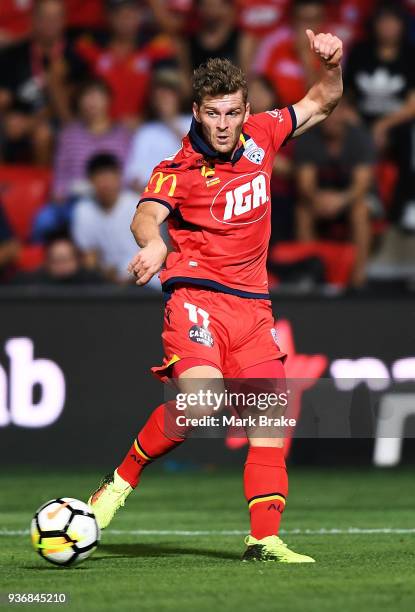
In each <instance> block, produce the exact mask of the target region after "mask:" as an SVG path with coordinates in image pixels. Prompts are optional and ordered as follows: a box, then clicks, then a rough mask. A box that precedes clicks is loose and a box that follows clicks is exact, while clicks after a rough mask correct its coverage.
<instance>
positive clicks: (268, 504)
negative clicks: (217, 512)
mask: <svg viewBox="0 0 415 612" xmlns="http://www.w3.org/2000/svg"><path fill="white" fill-rule="evenodd" d="M244 491H245V497H246V500H247V502H248V507H249V514H250V519H251V535H252V536H253V537H254V538H256V539H257V540H261V539H262V538H265V537H266V536H270V535H278V530H279V526H280V522H281V515H282V513H283V511H284V508H285V502H286V499H287V494H288V476H287V470H286V467H285V459H284V450H283V449H282V448H271V447H265V446H257V447H255V446H251V447H250V449H249V451H248V456H247V459H246V462H245V471H244Z"/></svg>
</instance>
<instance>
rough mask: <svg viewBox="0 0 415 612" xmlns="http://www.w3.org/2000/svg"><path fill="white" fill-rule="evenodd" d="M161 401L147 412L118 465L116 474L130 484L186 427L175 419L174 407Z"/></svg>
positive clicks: (183, 435)
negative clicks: (143, 423)
mask: <svg viewBox="0 0 415 612" xmlns="http://www.w3.org/2000/svg"><path fill="white" fill-rule="evenodd" d="M168 408H169V407H168V405H167V404H161V405H160V406H158V408H156V409H155V410H154V411H153V412H152V414H151V415H150V417H149V419H148V421H147V423H146V424H145V425H144V427H143V428H142V430H141V431H140V432H139V434H138V436H137V438H136V439H135V440H134V443H133V445H132V446H131V448H130V450H129V451H128V453H127V455H126V456H125V458H124V460H123V462H122V463H121V465H120V466H119V467H118V468H117V472H118V475H119V476H121V478H123V479H124V480H125V481H127V482H128V483H129V484H130V485H131V486H132V487H133V488H135V487H136V486H137V484H138V483H139V481H140V477H141V472H142V471H143V469H144V468H145V467H146V466H147V465H148V464H149V463H151V462H152V461H154V459H157V458H158V457H161V456H162V455H165V454H166V453H168V452H169V451H171V450H172V449H173V448H176V446H179V444H181V443H182V442H183V441H184V440H185V439H186V433H187V431H188V429H186V428H184V427H183V428H179V427H178V426H177V425H176V423H175V414H177V413H175V411H174V409H172V410H171V411H169V409H168Z"/></svg>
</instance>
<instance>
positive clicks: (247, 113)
mask: <svg viewBox="0 0 415 612" xmlns="http://www.w3.org/2000/svg"><path fill="white" fill-rule="evenodd" d="M250 114H251V105H250V104H249V102H247V103H246V106H245V117H244V123H245V121H248V119H249V115H250Z"/></svg>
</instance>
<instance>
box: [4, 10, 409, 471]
mask: <svg viewBox="0 0 415 612" xmlns="http://www.w3.org/2000/svg"><path fill="white" fill-rule="evenodd" d="M414 15H415V7H414V3H413V2H411V1H410V0H407V1H404V0H403V1H402V2H392V3H390V2H389V3H388V2H378V3H377V2H374V1H370V2H365V3H359V2H355V1H354V0H342V1H339V2H330V1H327V2H318V1H308V0H306V1H303V2H301V1H299V2H289V1H288V0H240V1H237V2H226V1H225V2H222V1H220V0H201V1H200V2H197V3H192V2H191V0H184V1H182V2H177V1H175V0H165V1H164V0H162V1H158V0H148V1H147V2H144V1H137V2H135V1H134V0H132V1H129V0H109V1H108V2H106V3H105V2H103V1H102V2H101V1H100V0H90V1H88V2H77V1H76V0H67V1H66V2H65V1H63V0H43V1H39V2H37V3H34V2H32V1H31V0H25V1H17V0H16V1H15V0H6V1H3V2H2V3H1V9H0V111H1V115H0V162H1V165H0V283H1V286H0V322H1V323H0V409H1V413H2V418H1V419H0V439H1V441H2V444H1V450H0V454H1V458H2V462H3V463H4V464H5V465H7V464H11V465H13V464H15V463H18V464H25V463H26V462H28V461H30V462H31V463H32V462H34V463H48V452H49V449H51V448H53V447H54V446H56V448H59V447H61V448H65V444H68V448H69V445H70V441H71V440H72V433H71V432H72V431H73V429H74V427H75V426H76V423H77V422H78V419H79V418H80V415H82V418H83V424H82V427H80V428H78V429H79V433H78V434H77V435H79V436H80V440H81V439H82V443H81V444H80V448H79V449H78V453H77V454H75V455H74V453H70V454H69V453H66V452H61V453H58V454H57V459H56V461H57V463H60V462H62V463H63V464H70V463H71V462H72V461H73V462H74V463H78V464H82V463H85V464H86V465H97V466H99V467H101V466H102V467H104V466H105V465H109V464H112V463H113V462H114V461H117V460H118V458H119V457H120V448H124V445H125V444H126V443H127V441H128V440H129V439H130V437H131V435H132V432H133V431H135V430H136V429H137V428H138V426H139V425H140V424H141V423H142V422H143V421H144V420H145V418H146V415H147V414H148V413H149V411H150V410H151V409H152V407H153V406H154V405H155V404H156V403H157V402H158V401H160V399H161V398H162V390H161V389H160V388H159V386H158V385H157V383H156V382H155V381H154V380H153V379H152V377H151V376H150V375H149V374H148V371H149V367H150V366H152V365H154V364H156V363H159V362H160V359H161V344H160V340H159V330H160V323H161V315H162V301H161V295H160V290H159V286H158V281H155V282H154V283H153V284H152V286H151V287H150V288H149V289H140V288H135V287H134V286H133V285H132V284H131V279H129V278H128V276H127V275H126V272H125V262H126V261H127V260H128V249H130V254H131V253H133V252H134V250H135V246H134V244H132V242H131V238H130V236H129V229H128V225H127V222H126V219H128V218H129V210H131V214H132V212H133V210H134V205H135V201H136V200H137V198H138V193H139V192H140V190H142V189H143V187H144V185H145V183H146V181H147V180H148V178H149V176H150V174H151V167H152V164H153V161H151V160H154V163H156V161H157V160H158V159H161V158H163V157H165V156H166V155H167V154H169V153H172V152H173V151H174V147H176V146H177V145H178V143H179V142H180V137H181V135H182V134H184V132H185V131H186V129H187V125H188V122H189V108H190V98H189V96H190V92H189V88H188V83H189V78H188V77H189V75H190V74H191V70H192V68H193V67H194V66H195V65H197V63H198V62H199V61H201V60H203V59H206V58H207V57H209V56H223V57H229V58H230V59H232V60H234V61H236V62H239V63H240V64H241V65H242V66H243V67H244V68H245V69H246V71H247V73H248V75H249V78H250V84H251V103H252V104H253V106H254V109H255V110H261V109H263V108H268V107H269V105H276V106H278V105H279V106H282V105H283V104H286V103H290V102H295V101H296V99H297V98H298V96H299V95H300V94H301V92H302V91H303V90H305V89H306V87H307V83H308V82H309V81H312V80H313V79H315V78H317V75H318V69H317V67H316V66H314V65H311V64H310V63H309V62H308V60H307V57H308V56H307V53H308V52H307V49H305V48H304V43H305V36H303V32H304V30H305V28H306V27H313V28H315V29H316V30H318V29H320V28H322V29H324V28H326V29H330V30H331V31H333V32H335V33H338V34H339V35H341V36H342V38H343V40H344V42H345V50H346V52H345V60H344V69H345V100H346V102H345V103H344V104H343V108H342V109H341V111H339V112H340V114H339V115H337V118H336V121H337V124H338V125H341V126H343V129H344V131H343V132H342V134H340V136H339V135H338V134H337V135H336V134H333V132H331V133H328V134H326V135H325V137H327V138H328V140H330V138H331V139H334V140H336V138H339V139H340V144H339V142H338V141H337V144H338V145H339V146H340V148H341V149H342V154H341V155H340V158H341V159H340V161H339V160H337V161H333V158H330V156H328V157H325V158H322V159H320V160H318V161H316V160H314V158H313V155H311V158H310V154H309V153H307V146H306V147H303V149H301V147H300V145H299V144H298V143H300V144H301V140H302V139H300V140H299V141H298V143H295V145H290V146H289V147H286V148H285V150H284V152H283V153H282V155H280V156H279V157H278V160H277V165H276V169H275V176H274V177H273V180H272V190H273V213H272V214H273V234H272V239H271V248H270V258H269V278H270V285H271V291H272V297H273V304H274V311H275V314H276V316H277V317H279V318H282V319H284V320H285V321H287V322H288V324H289V325H290V326H291V333H292V334H293V337H294V339H295V343H296V350H297V352H299V353H301V354H305V355H315V354H320V355H323V356H324V357H325V359H326V361H327V363H326V367H325V370H322V371H321V372H320V373H319V374H318V376H328V377H330V376H331V375H332V372H331V365H332V363H333V361H334V360H352V361H351V362H353V363H354V366H353V367H354V369H353V367H352V369H350V367H349V369H348V370H345V371H344V374H343V375H344V376H347V375H348V376H350V377H354V376H355V377H356V378H360V379H361V383H360V384H361V385H362V386H365V385H366V386H367V385H368V382H367V381H368V380H369V379H370V378H371V377H375V378H376V377H386V378H391V380H395V381H396V380H397V379H399V378H404V379H406V380H408V379H409V380H410V379H413V378H415V353H414V349H413V346H414V342H413V341H414V331H413V330H414V325H413V323H414V320H413V317H414V309H413V296H414V293H413V288H414V278H415V225H414V222H413V218H414V210H415V209H414V204H413V197H414V191H413V188H414V181H413V178H414V175H413V171H414V169H413V164H412V162H411V160H412V159H413V138H412V135H413V133H414V126H415V124H414V121H415V104H414V96H415V82H414V77H415V74H414V73H413V66H411V65H408V58H410V57H411V53H413V47H412V44H413V41H414V27H413V26H414ZM359 54H360V57H364V56H367V57H370V60H368V59H367V57H366V58H365V60H364V62H363V64H364V67H363V68H359V66H356V63H358V62H356V57H359ZM385 58H386V59H385ZM362 61H363V60H362ZM409 64H410V63H409ZM359 69H360V70H361V72H362V71H363V72H362V73H359ZM365 71H366V72H365ZM365 75H366V77H367V78H368V79H369V81H368V82H369V86H367V84H366V89H365V88H364V87H361V88H360V89H359V83H360V84H361V83H362V81H363V80H364V76H365ZM349 129H351V130H353V129H354V130H355V131H354V132H353V131H352V132H350V134H349V133H348V132H347V130H349ZM356 130H357V131H358V133H359V134H360V136H359V138H360V140H359V143H360V146H361V147H363V148H364V149H365V151H366V156H364V157H363V158H361V159H360V158H359V161H356V159H355V158H356V156H357V157H358V154H359V152H358V151H357V150H353V149H351V148H350V146H346V145H345V144H344V143H345V140H347V138H349V140H350V137H351V136H353V135H354V136H355V137H356V134H357V132H356ZM346 132H347V134H348V136H345V134H346ZM403 134H405V135H406V136H403ZM362 135H363V136H362ZM320 136H321V135H320ZM318 142H320V144H321V143H322V142H323V144H324V143H326V141H325V140H324V138H323V141H318ZM318 142H317V144H316V141H311V143H309V144H308V148H309V147H310V145H311V147H312V148H311V151H314V152H315V151H316V147H317V146H318ZM313 146H314V148H313ZM324 146H325V144H324ZM328 146H329V145H328ZM168 147H171V148H172V149H173V150H172V149H171V148H170V149H169V148H168ZM147 152H148V155H147ZM97 156H98V166H99V163H100V162H101V165H102V163H104V166H105V163H107V165H108V157H110V161H109V163H110V165H111V163H112V164H113V165H114V164H115V173H114V172H113V177H112V179H111V180H112V183H111V188H113V189H114V190H115V199H116V201H115V203H112V204H113V206H114V209H118V208H120V209H121V208H122V206H123V205H124V209H125V210H127V216H125V215H124V217H122V219H123V221H122V222H121V221H120V222H117V221H116V219H114V221H113V225H110V226H108V227H106V226H104V225H101V226H100V227H103V228H104V230H103V231H105V232H106V234H105V238H104V239H103V240H101V242H99V240H98V242H96V241H95V242H94V240H95V239H94V237H93V236H92V234H93V229H92V228H91V225H93V224H94V223H102V216H103V215H101V217H100V216H99V215H98V217H96V218H94V221H93V222H91V225H90V226H88V223H85V221H84V223H82V218H81V215H78V216H77V214H78V213H77V211H78V210H79V209H81V208H82V207H84V208H85V209H87V208H88V207H89V209H92V208H94V207H95V209H97V208H98V209H99V208H100V207H101V208H102V207H103V205H104V204H103V202H101V201H100V198H101V195H102V194H101V192H100V187H99V185H98V186H97V185H96V184H95V182H94V177H92V178H91V181H92V184H91V182H89V181H88V176H89V175H88V176H87V171H86V168H87V166H88V163H89V162H90V160H91V158H92V157H95V160H96V157H97ZM100 156H101V157H100ZM102 156H103V157H104V162H102ZM148 157H150V158H151V160H150V161H149V160H148V159H147V158H148ZM334 157H335V156H334ZM74 159H76V160H77V161H79V163H78V164H74V163H73V162H74ZM117 164H118V166H119V168H118V169H117ZM149 164H150V165H149ZM313 164H314V166H315V167H314V170H315V172H316V176H317V177H318V178H317V181H320V183H321V187H322V189H328V190H331V191H332V190H335V191H336V193H337V194H338V195H340V196H341V197H342V195H344V194H345V193H346V192H347V191H348V190H350V189H352V188H353V181H354V178H353V177H354V174H353V173H354V171H355V170H356V168H357V167H359V168H360V167H362V166H363V167H364V168H365V170H366V171H367V172H368V173H369V175H370V177H371V178H370V180H369V182H368V184H367V187H366V190H365V192H364V193H363V194H361V199H362V200H363V201H364V207H365V209H366V210H370V211H371V212H370V214H368V215H367V216H366V217H365V216H363V217H359V218H358V221H357V224H356V223H355V222H354V221H353V214H349V213H348V209H347V208H344V207H343V208H342V209H341V210H340V212H338V213H337V214H335V215H334V216H333V215H331V217H330V215H327V214H326V215H324V214H322V216H321V217H320V218H316V220H315V227H314V228H313V235H312V236H308V237H307V236H305V235H304V231H303V230H304V228H303V227H302V222H301V218H300V217H301V214H300V212H301V210H303V209H304V202H303V198H304V197H305V194H307V190H308V189H309V186H308V185H307V178H304V176H303V174H302V172H303V170H304V168H306V169H309V168H310V165H311V166H313ZM356 164H357V166H356ZM345 168H346V169H345ZM101 171H102V172H103V174H104V175H105V167H104V169H103V170H102V168H101ZM117 173H118V175H117ZM114 174H115V183H114ZM117 181H118V183H117ZM114 185H115V186H114ZM94 189H95V191H94ZM104 189H105V183H104ZM101 191H102V187H101ZM121 200H122V203H121ZM374 201H375V204H373V202H374ZM352 206H354V203H353V204H350V209H351V208H352ZM117 207H118V208H117ZM125 207H127V208H125ZM317 217H318V215H317ZM323 217H324V218H323ZM120 219H121V217H120ZM322 225H323V226H324V227H323V229H322V227H321V226H322ZM363 226H364V227H365V228H366V229H365V231H366V230H367V232H366V233H367V235H369V234H370V235H371V238H370V239H369V238H366V240H367V241H368V242H367V243H366V245H365V239H363V243H362V239H361V237H360V238H359V235H358V234H359V229H358V228H359V227H363ZM91 232H92V233H91ZM127 243H128V248H126V249H125V250H124V247H123V246H122V249H123V252H122V253H121V252H120V249H121V246H120V245H124V244H127ZM365 248H368V249H369V251H370V255H369V258H368V259H367V261H364V262H363V264H364V265H363V266H360V270H358V273H357V274H356V271H357V268H358V263H359V261H360V260H361V258H362V249H363V251H364V250H365ZM360 263H362V262H361V261H360ZM359 265H360V264H359ZM284 324H285V323H284ZM19 338H26V339H27V341H28V342H31V343H32V344H31V347H32V348H31V349H27V350H29V352H30V350H32V351H33V359H34V360H38V359H46V360H50V361H52V362H55V363H56V365H57V367H58V368H59V369H60V370H61V371H62V376H63V378H64V385H65V389H64V399H63V400H62V401H63V404H62V407H61V411H60V412H59V415H58V416H56V417H55V418H53V417H52V416H51V417H50V418H49V421H48V418H45V422H44V424H43V426H42V418H43V417H42V410H43V408H42V406H43V404H42V402H43V401H44V400H45V398H44V397H43V398H42V392H45V389H44V388H43V389H42V387H41V383H39V381H35V380H34V381H32V382H30V376H31V370H30V364H29V361H30V360H29V361H27V362H24V359H23V361H22V360H20V361H19V360H18V359H16V360H15V362H14V365H13V358H12V356H11V353H10V349H8V348H7V347H10V344H9V343H10V341H11V342H12V343H13V340H14V339H19ZM283 342H284V339H283ZM86 355H88V358H86V357H85V356H86ZM28 359H29V358H28ZM402 360H404V361H405V363H404V365H403V366H401V367H403V368H404V372H403V373H402V370H400V373H398V374H396V372H394V368H395V369H396V367H397V366H396V364H397V363H398V362H399V363H400V362H401V361H402ZM33 363H35V361H34V362H33ZM25 364H26V365H25ZM352 365H353V364H352ZM25 367H26V368H27V370H26V371H25V369H24V368H25ZM298 375H299V372H298V370H296V376H298ZM303 375H304V376H306V374H303ZM369 384H370V383H369ZM19 385H20V386H21V387H22V388H23V387H24V388H25V390H23V391H22V390H21V393H20V395H19V394H18V393H17V394H16V389H17V388H18V387H19ZM51 385H52V389H53V380H52V382H51ZM25 393H26V394H27V396H25ZM55 393H57V394H59V392H58V391H57V390H56V389H55ZM14 394H16V397H14ZM52 394H53V390H52ZM49 399H50V398H49ZM46 400H48V398H46ZM18 401H20V402H23V404H24V406H23V405H21V406H20V411H21V412H22V413H23V412H24V410H26V411H27V415H26V416H24V415H23V416H20V417H19V416H18V414H16V410H17V411H19V409H18V408H16V406H17V402H18ZM57 401H58V403H59V399H58V400H57ZM24 402H26V404H25V403H24ZM52 404H53V401H52ZM46 408H47V407H46ZM30 415H32V416H30ZM36 415H37V416H36ZM120 415H122V419H120V418H119V417H120ZM36 419H38V421H37V420H36ZM106 430H110V431H111V432H113V434H114V438H111V441H110V440H109V439H107V440H105V431H106ZM98 440H99V443H98V442H97V441H98ZM344 442H345V441H344ZM327 443H328V442H327V441H326V442H325V444H326V446H327ZM192 444H193V446H194V443H192ZM212 444H213V442H212ZM310 444H311V442H310V441H309V440H308V441H307V444H305V442H304V443H303V445H301V444H299V443H298V444H294V447H293V448H294V450H293V460H294V461H295V460H297V461H298V462H306V463H307V462H310V460H312V461H313V462H319V461H320V462H323V463H324V461H325V457H326V456H325V451H324V450H323V449H325V448H326V446H324V445H322V444H319V445H316V448H314V449H312V450H311V451H310V452H308V451H307V452H305V451H304V449H303V452H301V450H300V448H301V446H303V447H310ZM205 445H206V443H204V444H200V448H204V447H205ZM215 445H216V446H217V447H218V448H217V449H216V450H215V457H216V461H218V462H224V463H226V462H227V461H231V462H232V461H236V458H238V460H240V457H241V452H243V451H241V452H237V453H232V452H230V451H228V450H226V447H225V445H224V443H223V442H222V443H221V445H220V444H219V442H218V441H215ZM193 446H190V445H189V448H188V450H187V451H186V450H185V449H183V450H182V451H181V453H182V455H180V456H183V460H188V459H193V460H197V459H195V457H198V456H199V455H198V450H197V449H198V446H197V445H196V450H195V448H193ZM10 448H12V449H13V448H16V449H17V448H18V449H19V452H18V453H17V454H15V453H13V452H9V449H10ZM99 448H100V452H98V449H99ZM311 448H312V447H311ZM337 448H339V447H337ZM345 448H346V449H347V448H348V449H349V451H347V450H346V451H344V452H342V453H340V452H336V453H334V454H333V456H332V457H331V460H332V461H339V462H340V461H341V462H344V461H347V460H348V458H349V460H350V462H353V461H356V458H358V457H362V458H364V461H365V462H366V463H370V462H371V461H372V459H373V441H372V440H368V441H366V446H365V445H364V444H363V445H362V441H361V440H358V441H357V440H353V441H352V440H349V441H347V445H346V446H345ZM356 449H360V451H359V452H357V450H356ZM362 449H364V450H363V451H362ZM405 449H406V450H405V453H404V455H403V456H404V458H406V459H409V458H410V457H411V452H410V449H411V441H410V440H409V441H408V442H407V443H406V445H405ZM195 453H196V454H195ZM203 453H205V451H203V452H202V451H200V460H202V459H203V460H205V459H206V457H205V456H204V455H203ZM362 453H363V454H362ZM207 454H208V455H209V453H207ZM205 455H206V453H205ZM296 458H297V459H296Z"/></svg>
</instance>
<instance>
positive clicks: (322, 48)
mask: <svg viewBox="0 0 415 612" xmlns="http://www.w3.org/2000/svg"><path fill="white" fill-rule="evenodd" d="M306 34H307V37H308V40H309V42H310V48H311V50H312V51H313V52H314V53H315V54H316V55H317V56H318V57H319V58H320V59H321V61H322V62H323V64H324V65H325V66H326V67H327V68H336V67H337V66H339V65H340V62H341V59H342V56H343V43H342V41H341V40H340V38H337V36H333V35H332V34H317V35H316V34H314V32H313V30H306Z"/></svg>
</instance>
